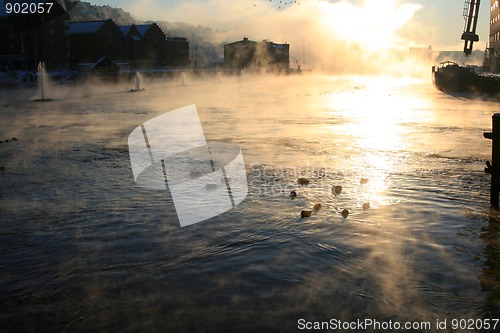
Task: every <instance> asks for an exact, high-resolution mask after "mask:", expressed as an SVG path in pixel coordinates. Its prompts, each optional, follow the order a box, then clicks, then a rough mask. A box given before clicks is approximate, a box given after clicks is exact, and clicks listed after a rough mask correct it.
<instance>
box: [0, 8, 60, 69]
mask: <svg viewBox="0 0 500 333" xmlns="http://www.w3.org/2000/svg"><path fill="white" fill-rule="evenodd" d="M66 9H67V8H66V7H65V5H64V3H62V2H61V3H59V2H54V5H53V11H52V12H51V13H52V15H32V14H24V15H13V16H7V15H5V16H1V15H0V31H1V32H2V33H0V70H2V71H4V70H7V71H10V70H22V71H36V69H37V67H38V63H39V62H40V61H43V62H45V66H46V68H50V69H52V70H53V69H59V70H65V69H68V68H69V49H68V45H69V36H68V21H69V14H68V13H67V10H66Z"/></svg>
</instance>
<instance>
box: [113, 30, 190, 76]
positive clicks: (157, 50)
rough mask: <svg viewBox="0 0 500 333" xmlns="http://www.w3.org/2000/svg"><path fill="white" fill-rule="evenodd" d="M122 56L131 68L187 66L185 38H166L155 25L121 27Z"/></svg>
mask: <svg viewBox="0 0 500 333" xmlns="http://www.w3.org/2000/svg"><path fill="white" fill-rule="evenodd" d="M120 31H121V32H122V34H123V55H124V59H126V60H128V61H129V62H130V64H131V66H132V67H135V68H152V67H163V66H187V65H189V43H188V41H187V39H186V38H182V37H166V36H165V33H164V32H163V31H162V30H161V28H160V27H159V26H158V25H157V24H156V23H150V24H139V25H135V24H132V25H127V26H121V27H120Z"/></svg>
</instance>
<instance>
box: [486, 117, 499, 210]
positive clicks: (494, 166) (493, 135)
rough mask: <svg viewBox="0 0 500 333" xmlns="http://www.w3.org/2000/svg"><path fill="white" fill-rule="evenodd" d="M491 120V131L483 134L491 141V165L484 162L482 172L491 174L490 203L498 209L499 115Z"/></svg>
mask: <svg viewBox="0 0 500 333" xmlns="http://www.w3.org/2000/svg"><path fill="white" fill-rule="evenodd" d="M492 118H493V120H492V123H493V125H492V131H491V132H487V133H484V134H483V135H484V137H485V138H486V139H491V141H492V145H491V146H492V148H491V163H490V162H489V161H487V162H486V168H485V169H484V171H485V172H486V173H489V174H491V187H490V203H491V205H492V206H493V207H494V208H495V209H498V195H499V192H500V113H495V114H494V115H493V117H492Z"/></svg>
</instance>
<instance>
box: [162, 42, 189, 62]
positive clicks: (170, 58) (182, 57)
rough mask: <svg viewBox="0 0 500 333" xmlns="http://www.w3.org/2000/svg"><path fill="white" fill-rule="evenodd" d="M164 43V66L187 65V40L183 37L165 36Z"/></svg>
mask: <svg viewBox="0 0 500 333" xmlns="http://www.w3.org/2000/svg"><path fill="white" fill-rule="evenodd" d="M165 42H166V45H165V56H164V59H163V60H164V63H165V65H166V66H174V67H177V66H180V67H184V66H188V65H189V42H188V40H187V38H183V37H167V39H166V41H165Z"/></svg>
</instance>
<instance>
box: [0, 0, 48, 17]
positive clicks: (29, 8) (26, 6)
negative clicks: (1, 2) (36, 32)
mask: <svg viewBox="0 0 500 333" xmlns="http://www.w3.org/2000/svg"><path fill="white" fill-rule="evenodd" d="M53 5H54V3H53V2H36V1H28V2H14V1H5V13H6V14H7V15H12V14H14V15H20V14H21V15H22V14H50V11H51V9H52V6H53Z"/></svg>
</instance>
